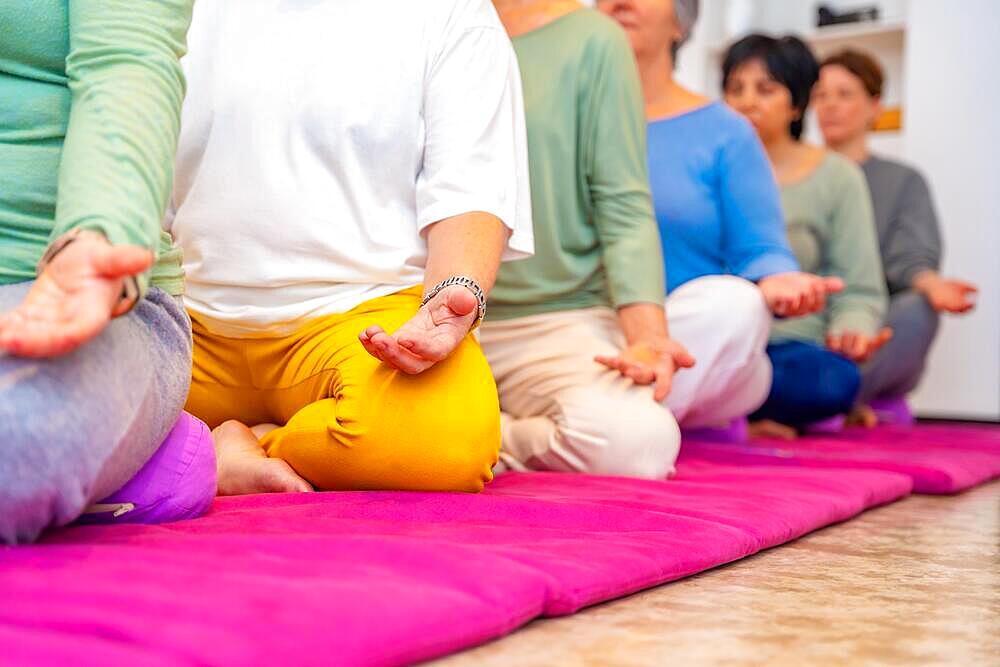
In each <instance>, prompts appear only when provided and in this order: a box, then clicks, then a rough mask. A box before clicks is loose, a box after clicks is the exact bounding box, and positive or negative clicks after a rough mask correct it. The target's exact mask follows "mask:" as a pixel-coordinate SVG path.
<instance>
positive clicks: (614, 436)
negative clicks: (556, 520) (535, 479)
mask: <svg viewBox="0 0 1000 667" xmlns="http://www.w3.org/2000/svg"><path fill="white" fill-rule="evenodd" d="M560 403H561V407H562V419H561V423H560V424H559V431H560V435H561V438H562V440H563V441H564V445H565V446H569V447H571V448H572V450H573V452H572V454H573V458H574V459H575V460H576V462H577V465H578V467H579V472H586V473H591V474H596V475H616V476H622V477H637V478H642V479H664V478H665V477H667V476H668V475H670V474H671V473H672V472H673V470H674V461H675V460H676V459H677V453H678V451H679V450H680V440H681V435H680V429H679V427H678V425H677V421H676V420H675V419H674V417H673V415H672V414H671V413H670V411H669V410H668V409H667V408H665V407H663V406H662V405H660V404H658V403H656V402H655V401H653V398H652V396H650V395H648V393H647V392H639V391H634V392H624V393H615V394H596V393H594V392H593V391H589V390H588V391H587V392H586V393H584V392H580V393H578V394H576V395H571V396H570V397H567V398H566V399H564V400H563V401H560Z"/></svg>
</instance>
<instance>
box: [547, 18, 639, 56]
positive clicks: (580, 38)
mask: <svg viewBox="0 0 1000 667" xmlns="http://www.w3.org/2000/svg"><path fill="white" fill-rule="evenodd" d="M559 21H560V22H561V23H562V26H563V28H564V30H565V31H566V32H567V33H571V34H572V36H573V38H574V39H575V40H577V42H578V43H581V44H583V46H584V48H585V51H586V52H588V53H591V54H594V55H596V56H598V57H608V56H620V55H621V54H628V57H629V58H632V57H633V56H632V46H631V45H630V44H629V41H628V37H627V36H626V35H625V31H624V30H623V29H622V27H621V26H620V25H618V24H617V23H616V22H615V21H614V20H613V19H610V18H608V17H607V16H605V15H604V14H603V13H601V12H599V11H597V10H596V9H591V8H590V7H581V8H580V9H577V10H575V11H573V12H571V13H569V14H567V15H566V16H564V17H562V18H561V19H559Z"/></svg>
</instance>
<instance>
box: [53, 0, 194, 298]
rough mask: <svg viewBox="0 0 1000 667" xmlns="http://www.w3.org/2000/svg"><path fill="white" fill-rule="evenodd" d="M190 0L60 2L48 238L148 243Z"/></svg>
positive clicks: (175, 110)
mask: <svg viewBox="0 0 1000 667" xmlns="http://www.w3.org/2000/svg"><path fill="white" fill-rule="evenodd" d="M191 5H192V2H191V0H163V1H161V2H156V3H130V2H127V1H126V0H75V1H74V2H70V3H69V7H70V11H69V21H70V47H71V48H70V53H69V56H68V58H67V59H66V74H67V77H68V79H69V87H70V90H71V91H72V94H73V97H72V108H71V111H70V117H69V125H68V128H67V131H66V139H65V143H64V145H63V151H62V160H61V164H60V169H59V190H58V202H57V206H56V220H55V226H54V230H53V234H52V238H53V239H55V238H57V237H59V236H60V235H62V234H64V233H66V232H68V231H70V230H73V229H90V230H94V231H98V232H100V233H101V234H103V235H104V236H105V238H107V239H108V241H110V242H111V243H112V244H113V245H117V244H129V245H138V246H142V247H144V248H146V249H148V250H152V251H155V250H156V247H157V242H158V239H159V235H160V221H161V218H162V216H163V210H164V207H165V205H166V201H167V199H168V196H169V192H170V187H171V182H172V175H173V160H174V152H175V149H176V141H177V135H178V132H179V127H180V113H181V101H182V99H183V96H184V77H183V73H182V71H181V66H180V57H181V55H182V54H183V52H184V48H185V34H186V33H187V29H188V24H189V23H190V18H191ZM137 25H139V26H141V27H142V29H137V28H136V26H137ZM142 282H145V279H143V280H142Z"/></svg>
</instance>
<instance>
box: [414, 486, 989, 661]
mask: <svg viewBox="0 0 1000 667" xmlns="http://www.w3.org/2000/svg"><path fill="white" fill-rule="evenodd" d="M936 664H949V665H970V666H973V665H974V666H980V665H982V666H986V667H994V666H995V667H1000V481H998V482H993V483H992V484H990V485H988V486H985V487H981V488H979V489H976V490H973V491H971V492H968V493H966V494H963V495H960V496H956V497H950V498H949V497H930V496H913V497H910V498H907V499H906V500H903V501H900V502H898V503H895V504H894V505H890V506H888V507H884V508H881V509H876V510H872V511H870V512H868V513H866V514H864V515H863V516H861V517H860V518H857V519H855V520H853V521H850V522H848V523H845V524H842V525H839V526H833V527H830V528H827V529H825V530H822V531H819V532H817V533H814V534H812V535H809V536H807V537H805V538H803V539H800V540H798V541H796V542H793V543H791V544H789V545H786V546H783V547H779V548H777V549H772V550H770V551H767V552H764V553H762V554H758V555H756V556H754V557H752V558H748V559H746V560H743V561H740V562H738V563H734V564H732V565H729V566H726V567H723V568H719V569H717V570H714V571H711V572H707V573H704V574H701V575H699V576H696V577H692V578H691V579H687V580H685V581H680V582H676V583H673V584H668V585H666V586H661V587H660V588H657V589H653V590H650V591H646V592H644V593H640V594H638V595H634V596H632V597H630V598H627V599H624V600H619V601H616V602H611V603H608V604H605V605H601V606H598V607H594V608H592V609H588V610H585V611H583V612H581V613H579V614H576V615H575V616H571V617H567V618H560V619H552V620H542V621H536V622H535V623H532V624H531V625H529V626H528V627H526V628H524V629H522V630H521V631H519V632H517V633H515V634H513V635H511V636H509V637H506V638H504V639H502V640H499V641H496V642H493V643H492V644H489V645H486V646H482V647H479V648H477V649H473V650H470V651H467V652H465V653H462V654H459V655H456V656H452V657H451V658H448V659H445V660H442V661H439V662H437V663H434V665H435V667H466V666H472V665H475V666H476V667H498V666H500V665H503V666H517V667H536V666H542V665H544V666H546V667H547V666H549V665H558V666H560V667H563V666H572V665H586V666H591V665H592V666H595V667H604V666H608V667H614V666H618V665H621V666H628V667H632V666H640V665H642V666H645V665H795V666H796V667H797V666H799V665H936Z"/></svg>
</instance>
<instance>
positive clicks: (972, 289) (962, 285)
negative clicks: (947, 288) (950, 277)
mask: <svg viewBox="0 0 1000 667" xmlns="http://www.w3.org/2000/svg"><path fill="white" fill-rule="evenodd" d="M953 282H954V283H955V286H956V287H957V288H958V289H959V290H961V291H962V292H964V293H966V294H978V293H979V287H978V286H976V285H973V284H972V283H969V282H966V281H964V280H955V281H953Z"/></svg>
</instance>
